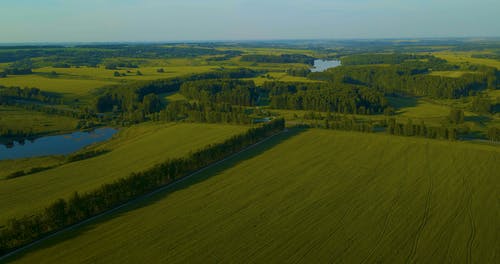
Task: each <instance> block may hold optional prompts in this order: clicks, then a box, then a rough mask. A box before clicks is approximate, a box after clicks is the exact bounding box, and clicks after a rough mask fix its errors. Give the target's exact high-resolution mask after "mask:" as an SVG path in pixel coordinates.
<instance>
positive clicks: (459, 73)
mask: <svg viewBox="0 0 500 264" xmlns="http://www.w3.org/2000/svg"><path fill="white" fill-rule="evenodd" d="M466 73H473V72H466V71H433V72H431V73H430V75H434V76H443V77H452V78H460V77H462V75H464V74H466Z"/></svg>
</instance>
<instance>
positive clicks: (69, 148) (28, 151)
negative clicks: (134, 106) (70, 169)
mask: <svg viewBox="0 0 500 264" xmlns="http://www.w3.org/2000/svg"><path fill="white" fill-rule="evenodd" d="M117 132H118V129H116V128H112V127H103V128H97V129H93V130H90V131H89V130H86V131H74V132H71V133H65V134H56V135H48V136H42V137H38V138H35V139H22V140H17V139H14V140H12V144H8V145H7V144H0V160H14V159H21V158H32V157H41V156H50V155H69V154H71V153H74V152H76V151H78V150H80V149H83V148H85V147H87V146H89V145H91V144H94V143H100V142H104V141H107V140H109V139H111V138H112V137H113V135H115V134H116V133H117Z"/></svg>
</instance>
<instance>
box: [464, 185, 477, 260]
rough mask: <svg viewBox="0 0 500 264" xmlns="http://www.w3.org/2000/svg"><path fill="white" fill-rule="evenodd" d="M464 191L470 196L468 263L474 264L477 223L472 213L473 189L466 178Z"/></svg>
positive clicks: (468, 207)
mask: <svg viewBox="0 0 500 264" xmlns="http://www.w3.org/2000/svg"><path fill="white" fill-rule="evenodd" d="M462 180H463V184H464V189H465V190H466V191H467V193H468V194H469V197H468V198H467V214H468V216H469V226H470V230H471V231H470V234H469V237H468V238H467V259H466V263H469V264H470V263H472V248H473V246H474V239H475V237H476V223H475V221H474V214H473V213H472V188H471V186H470V184H468V183H467V181H466V179H465V176H464V177H463V178H462Z"/></svg>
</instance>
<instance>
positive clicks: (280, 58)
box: [241, 54, 315, 65]
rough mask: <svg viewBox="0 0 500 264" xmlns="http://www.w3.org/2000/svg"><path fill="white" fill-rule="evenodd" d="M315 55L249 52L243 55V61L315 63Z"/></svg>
mask: <svg viewBox="0 0 500 264" xmlns="http://www.w3.org/2000/svg"><path fill="white" fill-rule="evenodd" d="M314 60H315V58H314V57H311V56H307V55H304V54H281V55H264V54H248V55H243V56H241V61H245V62H256V63H303V64H309V65H313V64H314Z"/></svg>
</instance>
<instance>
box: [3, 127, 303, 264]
mask: <svg viewBox="0 0 500 264" xmlns="http://www.w3.org/2000/svg"><path fill="white" fill-rule="evenodd" d="M306 130H307V129H304V128H293V129H288V130H287V131H285V132H283V133H281V134H279V135H276V136H274V137H272V138H270V139H269V140H267V141H264V142H262V143H261V144H259V145H256V146H254V147H252V148H250V149H247V150H245V151H243V152H241V153H238V154H236V155H234V156H232V157H230V158H228V159H227V160H224V161H223V162H221V163H218V164H216V165H214V166H212V167H209V168H207V169H205V170H203V171H201V172H198V173H196V174H193V175H192V176H191V177H189V178H186V179H184V180H182V181H177V182H174V183H171V184H169V185H168V187H167V188H166V189H165V190H162V191H161V192H159V193H156V194H154V195H152V196H148V195H147V194H146V195H145V197H139V198H137V199H136V200H134V202H133V204H130V205H126V206H124V207H123V208H120V209H119V210H117V211H115V212H112V213H110V214H109V215H103V216H101V217H98V218H97V219H95V220H92V221H90V222H88V223H84V224H81V225H78V224H77V225H75V226H74V227H71V228H70V229H68V230H66V231H63V232H62V233H61V234H58V235H56V236H54V237H51V238H49V239H47V240H45V241H42V242H41V243H40V244H38V245H34V246H33V247H32V248H29V249H27V250H25V251H22V252H20V253H17V254H15V255H13V256H11V257H9V258H7V259H6V260H5V262H12V261H15V260H19V259H21V258H22V257H23V256H25V255H27V254H29V253H33V252H36V251H39V250H43V249H48V248H51V247H54V246H56V245H57V244H58V243H61V242H64V241H66V240H69V239H72V238H76V237H78V236H79V235H82V234H85V233H86V232H90V231H92V230H93V229H95V228H96V227H97V226H99V225H100V224H104V223H106V222H108V221H111V220H113V219H115V218H117V217H120V216H122V215H124V214H126V213H128V212H131V211H134V210H136V209H140V208H143V207H146V206H149V205H152V204H154V203H156V202H159V201H160V200H162V199H165V198H167V197H168V196H169V195H170V194H172V193H174V192H177V191H181V190H183V189H186V188H188V187H190V186H193V185H195V184H198V183H201V182H203V181H205V180H207V179H209V178H211V177H213V176H216V175H219V174H220V173H222V172H224V171H225V170H227V169H230V168H232V167H234V166H236V165H238V164H239V163H241V162H243V161H246V160H249V159H251V158H253V157H256V156H259V155H260V154H262V153H264V152H266V151H267V150H270V149H272V148H274V147H276V146H278V145H280V144H281V143H283V142H284V141H286V140H288V139H290V138H292V137H295V136H297V135H299V134H300V133H303V132H305V131H306Z"/></svg>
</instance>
